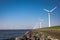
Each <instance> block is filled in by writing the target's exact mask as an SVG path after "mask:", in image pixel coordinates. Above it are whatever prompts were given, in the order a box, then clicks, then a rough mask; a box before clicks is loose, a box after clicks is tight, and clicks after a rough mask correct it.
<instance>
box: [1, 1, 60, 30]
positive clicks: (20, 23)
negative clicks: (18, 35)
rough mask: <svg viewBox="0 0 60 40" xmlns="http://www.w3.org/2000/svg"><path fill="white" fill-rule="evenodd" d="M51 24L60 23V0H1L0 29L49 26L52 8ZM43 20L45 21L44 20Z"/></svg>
mask: <svg viewBox="0 0 60 40" xmlns="http://www.w3.org/2000/svg"><path fill="white" fill-rule="evenodd" d="M55 6H56V7H57V8H56V9H55V10H54V11H53V12H52V13H51V26H57V25H60V22H59V21H60V0H0V29H33V28H34V27H39V25H40V24H39V23H40V22H42V27H48V13H47V12H46V11H44V10H43V9H47V10H51V9H53V8H54V7H55ZM42 20H43V21H42Z"/></svg>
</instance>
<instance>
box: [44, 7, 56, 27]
mask: <svg viewBox="0 0 60 40" xmlns="http://www.w3.org/2000/svg"><path fill="white" fill-rule="evenodd" d="M56 8H57V7H54V8H53V9H52V10H47V9H44V10H45V11H46V12H48V22H49V27H50V26H51V24H50V14H51V13H52V12H53V11H54V10H55V9H56Z"/></svg>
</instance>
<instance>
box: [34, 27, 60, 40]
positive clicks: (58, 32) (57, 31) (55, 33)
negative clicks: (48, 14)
mask: <svg viewBox="0 0 60 40" xmlns="http://www.w3.org/2000/svg"><path fill="white" fill-rule="evenodd" d="M34 32H38V33H40V32H44V33H46V34H47V35H50V36H52V37H54V38H58V39H59V40H60V26H52V27H45V28H38V29H35V30H34Z"/></svg>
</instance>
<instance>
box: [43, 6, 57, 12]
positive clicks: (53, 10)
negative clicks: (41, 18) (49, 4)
mask: <svg viewBox="0 0 60 40" xmlns="http://www.w3.org/2000/svg"><path fill="white" fill-rule="evenodd" d="M56 8H57V7H54V8H53V9H52V10H47V9H44V10H45V11H46V12H48V13H51V12H53V11H54V10H55V9H56Z"/></svg>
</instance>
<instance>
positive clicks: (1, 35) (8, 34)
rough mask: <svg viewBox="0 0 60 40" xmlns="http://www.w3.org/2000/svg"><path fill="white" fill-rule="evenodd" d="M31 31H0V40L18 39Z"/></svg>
mask: <svg viewBox="0 0 60 40" xmlns="http://www.w3.org/2000/svg"><path fill="white" fill-rule="evenodd" d="M27 31H30V29H21V30H0V40H4V39H10V38H16V37H19V36H22V35H24V34H25V33H26V32H27Z"/></svg>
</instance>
